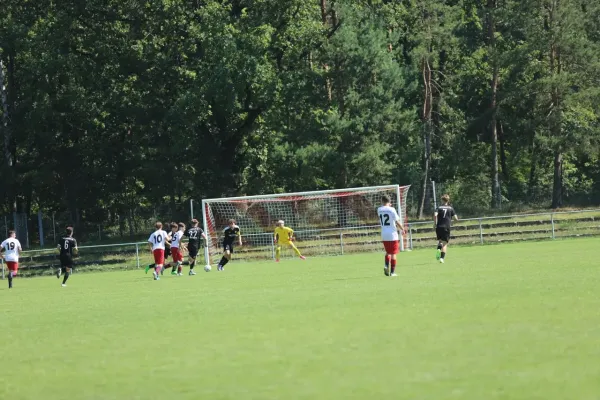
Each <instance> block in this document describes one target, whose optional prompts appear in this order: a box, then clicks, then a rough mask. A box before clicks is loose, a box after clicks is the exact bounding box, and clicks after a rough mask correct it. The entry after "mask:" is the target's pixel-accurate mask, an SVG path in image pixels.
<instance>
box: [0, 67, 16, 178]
mask: <svg viewBox="0 0 600 400" xmlns="http://www.w3.org/2000/svg"><path fill="white" fill-rule="evenodd" d="M5 87H6V79H5V78H4V63H3V62H2V60H1V59H0V95H1V97H0V100H1V101H2V134H3V135H4V163H5V164H6V166H7V167H9V168H10V167H12V165H13V162H12V153H11V151H10V143H11V132H10V127H9V125H8V120H9V116H8V99H7V97H6V90H5V89H4V88H5Z"/></svg>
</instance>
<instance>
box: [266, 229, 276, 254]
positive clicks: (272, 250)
mask: <svg viewBox="0 0 600 400" xmlns="http://www.w3.org/2000/svg"><path fill="white" fill-rule="evenodd" d="M267 235H268V234H267ZM269 236H270V235H269ZM267 240H268V239H267ZM271 258H272V259H273V260H274V259H275V239H273V238H271Z"/></svg>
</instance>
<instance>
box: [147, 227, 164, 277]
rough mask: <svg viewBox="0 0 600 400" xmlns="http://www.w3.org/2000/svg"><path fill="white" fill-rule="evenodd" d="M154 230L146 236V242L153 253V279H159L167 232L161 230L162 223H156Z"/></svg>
mask: <svg viewBox="0 0 600 400" xmlns="http://www.w3.org/2000/svg"><path fill="white" fill-rule="evenodd" d="M155 226H156V231H155V232H154V233H153V234H152V235H150V238H148V243H150V247H151V249H152V254H153V255H154V272H153V273H152V275H153V276H154V280H155V281H157V280H159V279H160V277H159V274H160V271H161V270H162V267H163V264H164V263H165V245H166V243H167V232H165V231H163V229H162V223H160V222H157V223H156V225H155Z"/></svg>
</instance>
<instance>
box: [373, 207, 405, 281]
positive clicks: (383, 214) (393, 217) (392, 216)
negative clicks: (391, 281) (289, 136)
mask: <svg viewBox="0 0 600 400" xmlns="http://www.w3.org/2000/svg"><path fill="white" fill-rule="evenodd" d="M381 202H382V205H381V207H379V208H378V209H377V215H378V216H379V223H380V224H381V239H382V240H383V247H384V248H385V268H384V269H383V273H384V274H385V275H386V276H396V255H397V254H398V251H399V250H400V240H399V236H398V229H399V230H400V232H402V233H404V226H402V222H400V216H399V215H398V213H397V212H396V209H395V208H394V207H392V202H391V200H390V198H389V197H388V196H385V195H384V196H382V198H381ZM390 264H391V268H390Z"/></svg>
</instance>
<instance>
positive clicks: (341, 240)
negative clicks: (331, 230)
mask: <svg viewBox="0 0 600 400" xmlns="http://www.w3.org/2000/svg"><path fill="white" fill-rule="evenodd" d="M340 247H341V248H342V255H344V232H340Z"/></svg>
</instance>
